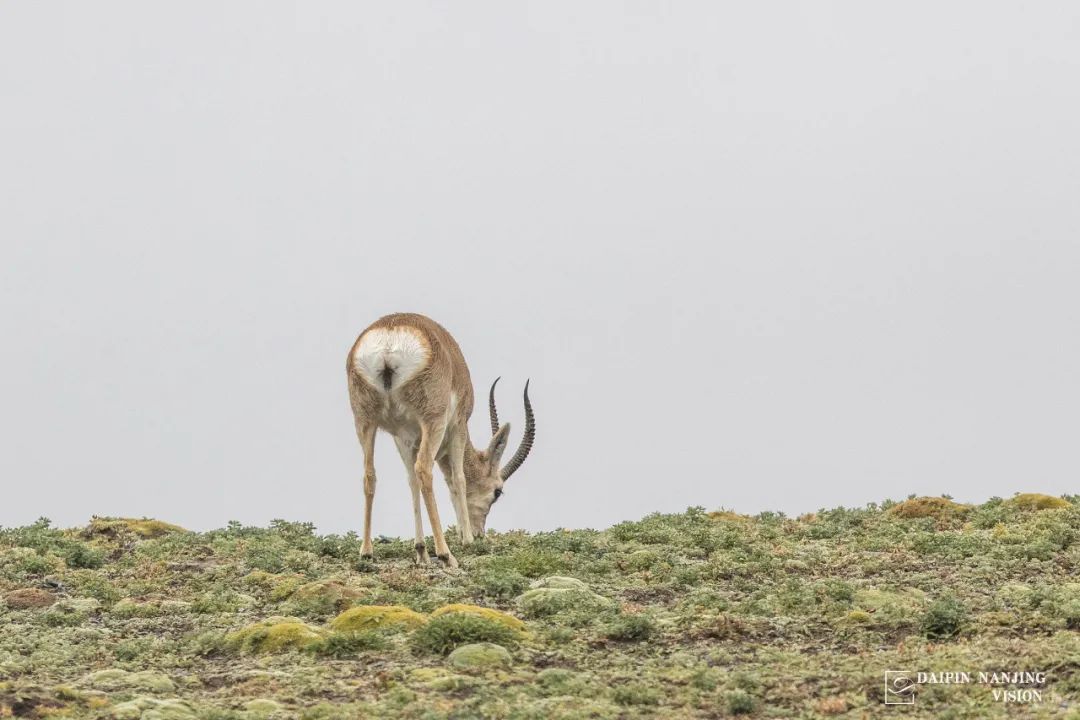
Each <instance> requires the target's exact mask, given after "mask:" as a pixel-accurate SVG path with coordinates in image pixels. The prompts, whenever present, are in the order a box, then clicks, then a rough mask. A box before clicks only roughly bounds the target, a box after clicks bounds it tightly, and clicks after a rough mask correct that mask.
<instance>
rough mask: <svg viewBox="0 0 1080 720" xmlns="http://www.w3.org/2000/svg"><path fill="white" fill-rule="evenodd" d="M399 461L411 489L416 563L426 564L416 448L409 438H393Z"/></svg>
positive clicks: (426, 556) (426, 555)
mask: <svg viewBox="0 0 1080 720" xmlns="http://www.w3.org/2000/svg"><path fill="white" fill-rule="evenodd" d="M394 444H395V445H397V449H398V453H399V454H400V455H401V461H402V462H403V463H405V472H406V473H407V474H408V476H409V490H411V491H412V507H413V522H414V523H415V526H416V533H415V535H414V538H415V542H414V543H413V547H414V548H415V549H416V564H417V565H427V564H428V552H427V545H425V544H424V518H423V516H422V515H421V513H420V482H419V481H418V480H417V479H416V468H415V465H416V448H415V447H414V446H413V443H412V441H411V440H409V439H406V438H399V437H395V438H394Z"/></svg>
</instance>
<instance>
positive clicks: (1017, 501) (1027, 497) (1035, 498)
mask: <svg viewBox="0 0 1080 720" xmlns="http://www.w3.org/2000/svg"><path fill="white" fill-rule="evenodd" d="M1006 502H1008V503H1009V504H1010V505H1013V506H1015V507H1018V508H1022V509H1024V510H1053V509H1055V508H1065V507H1069V505H1070V504H1071V503H1070V502H1069V501H1068V500H1066V499H1065V498H1059V497H1054V496H1053V495H1043V494H1041V493H1019V494H1018V495H1014V496H1013V497H1011V498H1009V499H1008V500H1006Z"/></svg>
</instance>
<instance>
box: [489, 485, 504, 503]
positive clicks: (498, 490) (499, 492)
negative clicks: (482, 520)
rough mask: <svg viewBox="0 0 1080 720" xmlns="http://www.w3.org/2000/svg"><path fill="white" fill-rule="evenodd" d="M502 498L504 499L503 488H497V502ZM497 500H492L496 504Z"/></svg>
mask: <svg viewBox="0 0 1080 720" xmlns="http://www.w3.org/2000/svg"><path fill="white" fill-rule="evenodd" d="M501 497H502V488H495V500H498V499H499V498H501ZM495 500H492V501H491V502H495Z"/></svg>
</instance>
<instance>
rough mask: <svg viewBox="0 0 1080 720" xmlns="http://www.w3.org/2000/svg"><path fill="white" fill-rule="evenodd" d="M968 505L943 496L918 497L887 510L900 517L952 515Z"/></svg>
mask: <svg viewBox="0 0 1080 720" xmlns="http://www.w3.org/2000/svg"><path fill="white" fill-rule="evenodd" d="M970 509H971V506H970V505H961V504H960V503H957V502H953V501H952V500H949V499H948V498H943V497H918V498H912V499H910V500H905V501H904V502H902V503H898V504H896V505H893V506H892V507H891V508H890V509H889V512H891V513H892V514H893V515H896V516H897V517H902V518H924V517H934V518H941V517H953V516H956V515H960V514H962V513H965V512H967V511H968V510H970Z"/></svg>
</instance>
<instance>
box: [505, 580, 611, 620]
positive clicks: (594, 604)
mask: <svg viewBox="0 0 1080 720" xmlns="http://www.w3.org/2000/svg"><path fill="white" fill-rule="evenodd" d="M517 603H518V607H519V608H521V612H523V613H524V614H525V615H526V616H527V617H545V616H548V615H556V614H558V613H561V612H565V611H570V610H574V611H580V612H590V611H592V612H599V611H601V610H609V609H611V608H613V607H615V602H614V601H612V600H609V599H608V598H606V597H602V596H600V595H597V594H596V593H594V592H592V591H590V590H579V589H570V588H551V587H542V588H533V589H532V590H529V591H527V592H526V593H524V594H523V595H522V596H521V597H519V598H518V599H517Z"/></svg>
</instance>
